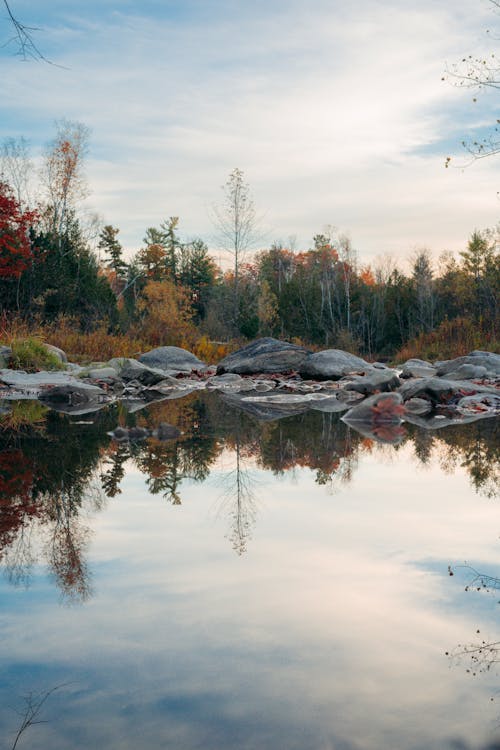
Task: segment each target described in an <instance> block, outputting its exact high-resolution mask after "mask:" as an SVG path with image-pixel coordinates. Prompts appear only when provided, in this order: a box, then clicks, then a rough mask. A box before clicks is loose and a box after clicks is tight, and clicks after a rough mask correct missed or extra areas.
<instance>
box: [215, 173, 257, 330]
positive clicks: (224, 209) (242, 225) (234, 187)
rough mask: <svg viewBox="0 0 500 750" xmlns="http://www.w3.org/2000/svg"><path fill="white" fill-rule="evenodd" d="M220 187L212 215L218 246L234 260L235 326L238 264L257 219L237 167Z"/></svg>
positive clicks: (252, 236)
mask: <svg viewBox="0 0 500 750" xmlns="http://www.w3.org/2000/svg"><path fill="white" fill-rule="evenodd" d="M222 190H223V192H224V199H223V201H222V204H221V205H220V206H214V208H213V214H212V218H213V222H214V225H215V227H216V230H217V234H218V241H219V243H220V245H221V247H222V249H223V250H226V251H227V252H229V253H231V255H232V256H233V260H234V295H233V317H234V321H233V322H234V325H235V326H236V327H237V326H238V319H239V310H240V266H241V262H242V259H243V256H244V254H245V253H246V252H247V251H248V249H249V248H250V247H251V246H252V245H253V244H254V243H255V242H256V240H257V237H258V227H257V223H258V222H257V215H256V213H255V207H254V204H253V200H252V197H251V195H250V187H249V185H248V183H246V182H245V179H244V174H243V172H242V170H241V169H238V167H235V168H234V169H233V171H232V172H231V173H230V174H229V177H228V179H227V182H226V184H225V185H223V187H222Z"/></svg>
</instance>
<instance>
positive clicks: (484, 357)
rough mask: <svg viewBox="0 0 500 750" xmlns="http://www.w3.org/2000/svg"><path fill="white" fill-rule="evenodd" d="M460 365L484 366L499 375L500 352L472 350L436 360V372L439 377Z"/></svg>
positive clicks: (454, 370) (453, 370)
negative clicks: (447, 358)
mask: <svg viewBox="0 0 500 750" xmlns="http://www.w3.org/2000/svg"><path fill="white" fill-rule="evenodd" d="M460 365H474V366H476V367H478V366H479V367H485V368H486V370H487V371H488V372H490V373H492V374H493V375H496V376H500V354H494V353H493V352H482V351H478V350H477V351H473V352H471V353H470V354H466V355H465V356H464V357H457V358H456V359H449V360H445V361H444V362H436V367H437V374H438V376H439V377H442V376H443V375H447V374H448V373H449V372H456V370H458V368H459V367H460Z"/></svg>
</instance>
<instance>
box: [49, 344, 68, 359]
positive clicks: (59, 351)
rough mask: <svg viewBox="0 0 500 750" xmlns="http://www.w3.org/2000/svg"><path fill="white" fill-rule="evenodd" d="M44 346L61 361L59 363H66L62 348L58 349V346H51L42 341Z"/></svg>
mask: <svg viewBox="0 0 500 750" xmlns="http://www.w3.org/2000/svg"><path fill="white" fill-rule="evenodd" d="M44 347H45V348H46V349H47V350H48V351H49V352H50V354H54V356H56V357H57V359H58V360H59V362H61V364H66V362H67V361H68V357H67V356H66V352H63V350H62V349H59V347H58V346H53V345H52V344H45V343H44Z"/></svg>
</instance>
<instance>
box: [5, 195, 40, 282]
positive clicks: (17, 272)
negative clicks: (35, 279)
mask: <svg viewBox="0 0 500 750" xmlns="http://www.w3.org/2000/svg"><path fill="white" fill-rule="evenodd" d="M36 217H37V214H36V212H35V211H23V209H22V208H21V206H20V203H19V201H17V200H16V198H14V196H13V195H12V192H11V190H10V188H9V186H8V185H6V184H5V183H2V182H0V277H2V278H6V279H9V278H14V279H19V277H20V276H21V274H22V273H23V271H25V270H26V269H27V268H29V267H30V266H31V264H32V263H33V260H34V258H35V248H34V245H33V243H32V241H31V238H30V234H29V230H30V229H31V227H32V226H33V224H34V222H35V219H36Z"/></svg>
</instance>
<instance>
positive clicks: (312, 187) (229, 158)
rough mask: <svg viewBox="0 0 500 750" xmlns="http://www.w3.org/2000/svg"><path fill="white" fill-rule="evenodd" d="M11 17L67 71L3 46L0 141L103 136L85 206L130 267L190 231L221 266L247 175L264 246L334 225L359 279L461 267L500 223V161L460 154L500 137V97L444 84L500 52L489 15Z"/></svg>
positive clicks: (138, 12)
mask: <svg viewBox="0 0 500 750" xmlns="http://www.w3.org/2000/svg"><path fill="white" fill-rule="evenodd" d="M1 5H2V4H1V3H0V41H1V40H5V41H8V40H9V38H10V37H11V36H12V28H11V26H10V24H9V22H8V18H7V14H6V11H5V10H4V8H3V7H1ZM10 6H11V9H12V11H13V13H14V14H15V15H16V17H17V18H18V19H19V20H21V21H22V22H24V23H26V24H27V25H29V26H33V27H37V28H38V31H36V32H34V34H35V38H36V42H37V44H38V46H39V48H40V50H41V51H42V53H43V54H44V55H45V57H46V58H48V59H49V60H51V61H52V62H54V63H55V65H51V64H47V63H45V62H43V61H34V60H31V61H27V62H23V61H22V60H21V59H19V57H18V56H16V54H15V53H16V47H15V45H14V44H7V46H2V47H0V66H1V70H2V74H1V75H0V140H2V139H4V138H6V137H11V136H24V137H25V138H27V139H28V140H29V142H30V144H31V148H32V152H33V154H34V156H35V157H38V158H39V157H40V155H41V154H42V153H43V149H44V148H45V147H46V144H47V142H48V141H50V139H51V138H52V137H53V135H54V133H55V121H57V120H61V119H62V118H65V119H68V120H74V121H79V122H82V123H84V124H85V125H87V126H88V127H89V128H90V129H91V141H90V152H89V155H88V157H87V163H86V174H87V178H88V182H89V186H90V190H91V195H90V197H89V198H88V199H87V206H88V208H89V210H92V211H96V212H98V214H99V215H100V216H101V217H102V220H103V221H104V222H105V223H110V224H112V225H114V226H116V227H118V228H119V229H120V239H121V242H122V244H123V245H124V247H125V248H126V249H127V253H129V254H131V253H132V252H134V251H136V250H138V249H139V248H140V247H141V244H142V238H143V237H144V233H145V229H146V228H147V227H148V226H158V225H159V224H160V223H161V221H163V220H164V219H165V218H167V217H169V216H179V218H180V223H179V228H180V234H181V237H182V239H184V240H189V239H192V238H194V237H202V238H203V239H204V240H205V241H206V242H207V243H208V245H209V247H210V248H211V249H212V250H213V252H214V254H215V256H216V257H217V254H218V253H219V250H220V248H219V247H218V244H217V241H216V237H215V230H214V226H213V221H212V219H211V212H212V209H213V206H214V205H217V204H219V203H220V202H221V201H222V199H223V191H222V186H223V185H224V183H225V181H226V179H227V177H228V175H229V173H230V172H231V171H232V170H233V169H234V168H235V167H238V168H240V169H241V170H243V172H244V175H245V179H246V181H247V182H248V184H249V186H250V190H251V194H252V197H253V200H254V203H255V208H256V211H257V214H258V216H259V227H260V233H261V239H260V246H263V247H265V246H269V244H270V243H271V242H272V241H275V240H276V241H281V242H283V243H284V244H288V243H290V242H291V243H292V244H293V246H294V247H295V248H296V249H298V250H303V249H307V248H308V247H310V246H311V245H312V237H313V236H314V235H315V234H317V233H319V232H322V231H324V229H325V227H327V226H333V227H335V228H336V229H337V230H338V232H341V233H346V234H348V235H349V236H350V237H351V240H352V244H353V247H354V248H355V249H356V250H357V253H358V257H359V259H360V261H362V262H364V263H377V262H380V259H381V258H382V257H384V256H387V255H390V256H392V257H393V258H394V259H395V260H397V261H399V262H401V263H404V262H405V260H406V259H408V258H411V256H412V254H414V253H415V251H417V250H419V249H422V248H428V249H429V250H430V251H431V253H432V254H433V256H434V257H435V258H437V257H438V256H439V255H440V254H441V253H442V252H443V251H445V250H449V251H452V252H455V253H457V252H459V251H460V250H462V249H464V248H465V246H466V244H467V240H468V238H469V236H470V234H471V233H472V232H473V231H474V229H476V228H477V229H484V228H486V227H492V226H495V225H496V224H497V222H498V220H499V212H500V201H499V197H498V191H499V190H500V181H499V179H498V169H499V166H500V157H499V160H497V159H495V158H494V157H492V158H488V159H484V160H482V161H479V162H475V163H474V164H471V165H469V166H466V165H467V162H468V159H467V155H466V153H465V151H464V150H463V148H462V146H461V142H462V141H463V139H464V138H466V137H468V136H470V135H473V134H474V133H484V132H486V128H487V127H488V125H489V124H490V123H491V122H495V120H496V117H497V114H496V96H498V94H497V95H496V96H495V92H490V93H488V92H485V93H483V94H481V95H479V96H478V100H477V102H475V103H474V102H473V96H475V94H474V93H473V92H471V91H470V90H463V89H458V88H456V87H454V86H453V85H452V84H451V82H450V81H449V80H445V81H443V80H442V78H443V75H444V72H445V70H446V67H447V65H448V66H450V65H452V64H453V63H455V62H456V61H458V60H460V59H461V58H462V57H463V56H464V55H466V54H474V53H478V54H481V53H485V52H489V51H491V50H492V49H494V45H495V44H497V45H498V43H499V42H498V40H495V38H494V36H495V35H494V34H493V35H490V37H489V36H488V34H487V29H494V28H495V26H496V27H497V28H498V27H500V17H498V16H495V14H494V13H493V11H492V7H491V3H490V2H489V0H421V2H419V3H414V2H409V0H392V2H386V1H385V0H358V1H357V2H356V3H352V4H348V3H345V2H341V1H340V0H308V2H307V3H306V2H305V0H265V1H264V0H254V1H253V2H252V3H248V2H242V1H241V0H141V2H139V1H138V0H121V1H120V0H98V1H97V0H85V2H83V0H51V2H48V0H47V1H46V0H38V2H37V3H33V2H32V0H10ZM491 45H493V47H492V46H491ZM447 156H452V157H453V158H452V162H451V166H450V167H449V168H448V169H445V166H444V164H445V160H446V157H447Z"/></svg>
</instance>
